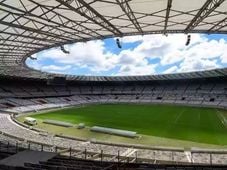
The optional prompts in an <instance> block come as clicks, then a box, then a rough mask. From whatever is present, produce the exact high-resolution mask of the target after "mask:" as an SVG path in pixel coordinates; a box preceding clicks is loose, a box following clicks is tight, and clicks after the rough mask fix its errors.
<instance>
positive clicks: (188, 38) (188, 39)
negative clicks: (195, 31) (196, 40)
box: [185, 35, 191, 46]
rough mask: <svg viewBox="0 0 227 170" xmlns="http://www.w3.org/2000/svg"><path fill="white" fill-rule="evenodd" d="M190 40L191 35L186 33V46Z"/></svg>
mask: <svg viewBox="0 0 227 170" xmlns="http://www.w3.org/2000/svg"><path fill="white" fill-rule="evenodd" d="M190 41H191V35H188V36H187V41H186V44H185V45H186V46H188V45H189V44H190Z"/></svg>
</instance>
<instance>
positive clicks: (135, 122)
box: [31, 104, 227, 146]
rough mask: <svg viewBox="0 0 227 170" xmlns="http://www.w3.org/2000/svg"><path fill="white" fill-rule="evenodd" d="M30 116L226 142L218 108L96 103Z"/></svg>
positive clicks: (222, 112) (224, 113)
mask: <svg viewBox="0 0 227 170" xmlns="http://www.w3.org/2000/svg"><path fill="white" fill-rule="evenodd" d="M31 117H34V118H36V119H37V120H39V121H40V122H41V121H42V120H44V119H52V120H59V121H64V122H70V123H73V124H78V123H85V125H86V126H88V127H91V126H103V127H110V128H117V129H123V130H131V131H136V132H137V133H138V134H139V135H145V136H155V137H162V138H169V139H176V140H183V141H191V142H197V143H205V144H213V145H222V146H226V145H227V125H226V123H227V122H226V120H227V111H225V110H220V109H213V108H199V107H188V106H173V105H149V104H134V105H133V104H99V105H86V106H83V107H79V108H76V107H74V108H68V109H62V110H56V111H50V112H47V113H41V114H35V115H31ZM89 133H91V132H89ZM94 134H96V133H94ZM96 135H97V134H96ZM94 138H95V135H94Z"/></svg>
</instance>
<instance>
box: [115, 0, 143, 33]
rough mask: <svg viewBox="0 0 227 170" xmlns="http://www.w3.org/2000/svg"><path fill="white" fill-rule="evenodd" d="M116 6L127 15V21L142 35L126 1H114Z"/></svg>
mask: <svg viewBox="0 0 227 170" xmlns="http://www.w3.org/2000/svg"><path fill="white" fill-rule="evenodd" d="M116 1H117V3H118V5H119V6H120V7H121V9H122V11H124V13H125V14H126V15H127V17H128V18H129V20H130V21H131V22H132V23H133V25H134V26H135V28H136V29H137V30H138V31H139V32H140V33H141V34H143V30H142V28H141V27H140V24H139V22H138V21H137V18H136V17H135V15H134V13H133V11H132V9H131V7H130V5H129V4H128V0H116Z"/></svg>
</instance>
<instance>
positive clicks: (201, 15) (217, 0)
mask: <svg viewBox="0 0 227 170" xmlns="http://www.w3.org/2000/svg"><path fill="white" fill-rule="evenodd" d="M224 1H225V0H207V1H206V3H205V4H204V5H203V6H202V8H201V9H200V10H199V11H198V13H197V14H196V15H195V17H194V18H193V19H192V20H191V22H190V23H189V24H188V26H187V28H186V29H185V33H188V32H190V31H192V30H193V29H194V28H195V27H196V26H198V25H199V23H201V22H202V21H203V20H204V19H205V18H206V17H207V16H208V15H209V14H210V13H212V12H213V11H214V10H215V9H216V8H217V7H218V6H219V5H221V4H222V3H223V2H224Z"/></svg>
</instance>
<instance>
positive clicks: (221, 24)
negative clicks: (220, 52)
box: [209, 17, 227, 32]
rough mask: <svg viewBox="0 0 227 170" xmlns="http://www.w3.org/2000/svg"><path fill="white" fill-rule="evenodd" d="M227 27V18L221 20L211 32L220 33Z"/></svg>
mask: <svg viewBox="0 0 227 170" xmlns="http://www.w3.org/2000/svg"><path fill="white" fill-rule="evenodd" d="M226 26H227V17H226V18H224V19H223V20H221V21H220V22H218V23H217V24H215V25H214V26H213V27H211V28H210V29H209V31H210V32H213V31H218V30H220V29H222V28H223V27H226Z"/></svg>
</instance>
